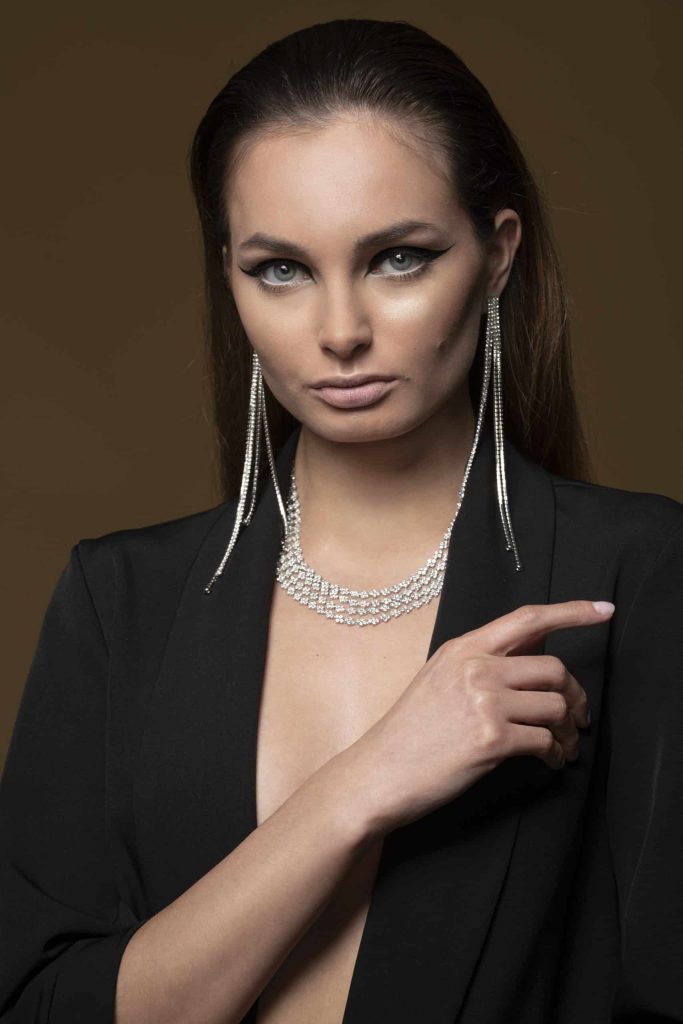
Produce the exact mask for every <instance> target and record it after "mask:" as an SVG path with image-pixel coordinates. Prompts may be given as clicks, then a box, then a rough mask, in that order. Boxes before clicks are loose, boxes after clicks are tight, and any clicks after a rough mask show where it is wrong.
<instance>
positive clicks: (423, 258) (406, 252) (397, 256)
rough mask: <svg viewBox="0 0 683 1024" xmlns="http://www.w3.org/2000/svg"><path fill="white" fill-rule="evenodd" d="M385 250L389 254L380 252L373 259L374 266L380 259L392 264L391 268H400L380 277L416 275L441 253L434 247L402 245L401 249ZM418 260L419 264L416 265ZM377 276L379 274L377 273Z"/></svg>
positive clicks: (382, 261) (401, 277) (400, 277)
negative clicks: (421, 247)
mask: <svg viewBox="0 0 683 1024" xmlns="http://www.w3.org/2000/svg"><path fill="white" fill-rule="evenodd" d="M385 252H387V253H389V255H388V256H385V255H384V252H381V253H379V255H378V256H376V257H375V259H374V260H373V261H372V265H373V266H374V265H375V264H376V263H377V262H378V261H379V262H380V263H388V264H390V269H392V267H393V269H394V270H396V269H398V271H399V273H397V274H391V273H389V274H386V275H385V274H380V275H379V276H380V277H397V278H399V279H403V278H406V277H415V276H416V275H417V274H419V272H420V271H421V270H424V269H425V267H426V266H427V264H428V263H431V261H432V260H433V259H436V257H437V256H438V255H440V253H438V252H436V251H435V250H433V249H416V248H409V247H402V248H399V249H385ZM416 262H417V266H416ZM375 276H377V275H375Z"/></svg>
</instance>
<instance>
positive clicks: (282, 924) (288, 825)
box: [116, 751, 369, 1024]
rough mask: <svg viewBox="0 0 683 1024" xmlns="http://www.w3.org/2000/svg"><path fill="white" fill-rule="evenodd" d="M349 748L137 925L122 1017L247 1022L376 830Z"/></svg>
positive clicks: (128, 1021) (127, 959)
mask: <svg viewBox="0 0 683 1024" xmlns="http://www.w3.org/2000/svg"><path fill="white" fill-rule="evenodd" d="M344 753H345V752H344V751H342V753H341V754H339V755H337V757H335V758H333V759H332V761H328V762H327V764H325V765H323V767H322V768H321V769H319V771H318V772H316V773H315V774H314V775H313V776H312V777H311V778H310V779H309V780H308V781H307V782H306V783H304V785H303V786H301V787H300V788H299V789H297V790H296V792H295V793H294V794H293V795H292V796H291V797H290V798H289V799H288V800H287V801H286V802H285V803H284V804H283V805H282V806H281V807H280V808H278V810H277V811H275V813H274V814H272V815H271V816H270V817H269V818H268V819H267V820H266V821H264V822H263V824H262V825H260V826H259V828H257V829H255V830H254V831H253V832H252V833H251V834H250V835H249V836H247V838H246V839H245V840H244V841H243V842H242V843H240V845H239V846H238V847H236V849H234V850H233V851H232V853H230V854H229V855H228V856H227V857H226V858H225V859H224V860H222V861H220V863H219V864H217V865H216V866H215V867H214V868H212V869H211V871H209V872H207V874H206V875H204V876H203V877H202V878H200V879H199V881H198V882H195V884H194V885H192V886H191V888H189V889H188V890H187V891H186V892H184V893H183V894H182V896H180V897H178V899H176V900H174V902H173V903H171V904H169V906H168V907H165V908H164V909H163V910H162V911H160V912H159V913H158V914H156V915H155V916H154V917H153V918H151V919H150V920H149V921H147V922H146V923H145V924H144V925H143V927H142V928H140V929H139V931H137V932H136V933H135V935H134V936H133V938H132V940H131V942H130V943H129V944H128V946H127V947H126V950H125V952H124V955H123V960H122V963H121V969H120V972H119V981H118V988H117V996H116V1007H117V1013H116V1024H143V1022H144V1024H147V1022H150V1024H151V1022H154V1024H160V1022H163V1024H166V1022H168V1024H171V1022H176V1021H177V1022H178V1024H180V1022H182V1024H192V1022H193V1021H196V1022H200V1021H201V1022H202V1024H212V1022H215V1024H232V1022H234V1024H238V1022H239V1021H240V1020H241V1019H242V1017H243V1016H244V1014H245V1013H246V1012H247V1010H248V1009H249V1007H250V1006H251V1004H252V1003H253V1002H254V1000H255V999H256V997H257V996H258V995H259V993H260V992H261V991H262V990H263V988H264V987H265V985H266V983H267V982H268V980H269V978H270V977H271V976H272V974H273V973H274V972H275V970H276V969H277V968H278V966H279V965H280V963H281V962H282V961H283V960H284V959H285V957H286V955H287V953H288V952H289V951H290V950H291V949H292V947H293V946H294V945H295V944H296V942H297V941H298V940H299V939H300V938H301V936H302V935H303V933H304V932H305V931H306V929H307V928H309V927H310V925H311V924H312V922H313V920H314V919H315V917H316V916H317V914H318V913H319V911H320V910H321V909H322V908H323V906H324V904H325V902H326V901H327V900H328V898H329V897H330V895H331V894H332V891H333V890H334V889H335V887H336V886H337V885H338V883H339V881H340V880H341V878H342V876H343V875H344V873H345V872H346V870H347V869H348V868H349V866H350V865H351V863H352V861H353V860H354V859H355V857H356V856H357V854H358V852H359V850H360V849H361V847H362V844H363V841H364V839H365V838H366V837H367V836H368V835H369V833H368V832H367V831H366V830H365V828H364V826H363V822H362V820H361V819H360V816H359V812H358V803H357V801H356V800H351V799H349V794H350V793H351V792H354V788H353V787H354V782H353V779H352V774H353V768H352V764H351V762H350V761H349V763H348V765H347V766H345V765H344ZM347 771H348V781H345V772H347ZM358 788H359V787H356V789H355V791H356V792H357V791H358ZM354 806H355V808H356V809H355V810H352V808H353V807H354Z"/></svg>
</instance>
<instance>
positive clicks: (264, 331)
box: [233, 290, 302, 392]
mask: <svg viewBox="0 0 683 1024" xmlns="http://www.w3.org/2000/svg"><path fill="white" fill-rule="evenodd" d="M233 297H234V300H235V305H236V307H237V312H238V314H239V317H240V320H241V321H242V326H243V327H244V330H245V333H246V335H247V337H248V339H249V341H250V342H251V344H252V345H253V347H254V349H255V350H256V352H258V355H259V358H260V361H261V366H262V369H263V373H264V376H265V377H266V378H267V379H268V381H269V382H270V381H271V380H272V381H273V384H274V386H273V392H275V385H276V384H277V385H278V390H279V389H280V387H282V386H284V387H286V386H287V381H288V380H289V379H291V378H292V374H293V369H294V367H296V366H297V365H298V362H299V360H300V358H301V353H300V352H299V344H300V341H301V337H302V332H301V328H300V326H299V327H297V323H298V321H297V319H296V318H295V317H292V316H288V315H287V311H285V310H283V309H282V308H281V305H283V304H280V303H278V301H277V300H274V301H273V302H272V303H270V302H268V301H264V299H263V298H262V297H260V296H258V295H251V294H245V293H244V292H242V294H240V293H239V291H238V290H236V291H235V292H234V293H233ZM278 382H281V383H278Z"/></svg>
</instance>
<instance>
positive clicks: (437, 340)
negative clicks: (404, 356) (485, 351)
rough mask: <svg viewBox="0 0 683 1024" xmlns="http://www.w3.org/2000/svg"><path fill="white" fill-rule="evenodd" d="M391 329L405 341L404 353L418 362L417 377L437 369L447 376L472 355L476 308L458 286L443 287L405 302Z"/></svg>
mask: <svg viewBox="0 0 683 1024" xmlns="http://www.w3.org/2000/svg"><path fill="white" fill-rule="evenodd" d="M394 328H395V331H394V336H395V337H399V336H402V337H403V339H404V346H405V347H404V348H403V351H405V352H410V353H411V355H413V356H414V357H415V359H416V360H417V361H418V364H419V367H418V374H419V373H420V372H421V371H422V372H424V373H425V374H431V373H433V372H434V370H435V369H436V368H440V369H442V370H443V371H444V372H446V373H447V372H448V370H449V369H453V370H455V369H457V367H458V366H460V365H461V364H462V363H463V362H465V361H467V360H469V359H471V358H472V356H473V355H474V350H475V348H476V343H477V337H478V330H479V311H478V306H477V304H476V302H473V301H471V295H470V294H469V293H467V294H464V293H463V292H462V289H458V288H457V286H456V287H452V288H445V287H443V286H442V287H440V288H439V289H434V290H431V291H430V294H428V295H424V296H419V297H417V298H414V299H412V300H411V302H410V303H409V304H408V303H407V304H406V307H405V308H404V309H403V310H402V315H401V316H400V317H398V318H397V319H396V320H395V322H394Z"/></svg>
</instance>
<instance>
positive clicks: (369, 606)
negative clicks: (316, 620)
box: [204, 295, 523, 625]
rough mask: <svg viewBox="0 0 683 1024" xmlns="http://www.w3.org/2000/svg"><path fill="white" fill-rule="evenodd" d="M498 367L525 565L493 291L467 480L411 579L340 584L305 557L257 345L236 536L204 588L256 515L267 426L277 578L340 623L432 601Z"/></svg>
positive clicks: (499, 477) (499, 484)
mask: <svg viewBox="0 0 683 1024" xmlns="http://www.w3.org/2000/svg"><path fill="white" fill-rule="evenodd" d="M492 371H493V420H494V438H495V461H496V490H497V493H498V507H499V510H500V517H501V522H502V525H503V532H504V534H505V549H506V551H510V550H512V551H513V553H514V558H515V567H516V569H517V571H518V572H519V571H521V570H522V569H523V566H522V563H521V561H520V558H519V552H518V550H517V543H516V541H515V536H514V533H513V530H512V522H511V519H510V509H509V505H508V496H507V480H506V475H505V446H504V440H503V393H502V370H501V338H500V313H499V299H498V296H495V295H494V296H493V297H492V298H490V299H489V300H488V303H487V318H486V342H485V348H484V376H483V381H482V388H481V399H480V402H479V413H478V416H477V424H476V428H475V431H474V441H473V444H472V449H471V451H470V454H469V458H468V460H467V465H466V467H465V472H464V475H463V482H462V485H461V487H460V491H459V493H458V504H457V507H456V511H455V516H454V517H453V519H452V520H451V522H450V525H449V526H448V529H447V530H446V532H445V534H444V535H443V537H442V539H441V543H440V544H439V546H438V548H437V549H436V551H435V552H434V554H433V555H432V556H431V557H430V558H429V559H428V560H427V562H426V563H425V565H423V566H422V568H421V569H418V570H417V571H416V572H414V573H412V574H411V575H410V576H409V577H407V578H406V579H405V580H402V581H401V582H400V583H395V584H393V585H391V586H388V587H381V588H379V589H377V588H375V589H372V590H350V589H349V588H348V587H341V586H339V585H338V584H336V583H332V582H331V581H329V580H326V579H324V578H323V577H322V576H320V575H319V574H318V573H316V572H315V570H314V569H312V568H311V567H310V566H309V565H308V564H307V563H306V561H305V559H304V557H303V554H302V553H301V547H300V544H299V531H300V522H301V515H300V509H299V500H298V494H297V490H296V480H295V477H294V468H293V467H292V472H291V476H290V489H289V495H288V499H287V508H286V509H285V505H284V502H283V500H282V495H281V493H280V487H279V485H278V480H277V474H276V471H275V460H274V458H273V448H272V443H271V439H270V431H269V429H268V420H267V416H266V403H265V394H264V389H263V376H262V374H261V365H260V362H259V358H258V355H257V354H256V352H252V375H251V392H250V398H249V415H248V421H247V441H246V453H245V459H244V468H243V471H242V483H241V485H240V494H239V500H238V503H237V513H236V515H235V522H234V525H233V530H232V535H231V537H230V541H229V543H228V546H227V549H226V551H225V554H224V555H223V558H222V559H221V562H220V564H219V566H218V568H217V569H216V571H215V572H214V574H213V576H212V577H211V580H210V581H209V583H208V584H207V586H206V587H205V588H204V593H206V594H210V593H211V588H212V587H213V584H214V583H215V581H216V580H217V579H218V577H219V576H221V575H222V574H223V570H224V569H225V564H226V562H227V560H228V558H229V557H230V553H231V552H232V550H233V548H234V546H235V542H236V540H237V535H238V533H239V530H240V527H241V526H242V525H244V526H248V525H249V523H250V521H251V516H252V513H253V511H254V505H255V502H256V490H257V481H258V466H259V452H260V435H261V429H263V433H264V436H265V443H266V450H267V455H268V463H269V465H270V473H271V477H272V480H273V486H274V488H275V494H276V497H277V501H278V506H279V509H280V515H281V517H282V520H283V524H284V538H283V543H282V549H281V552H280V558H279V560H278V566H277V579H278V582H279V583H280V585H281V586H282V587H283V588H284V589H285V590H287V592H288V593H289V594H291V595H292V596H293V597H295V598H296V599H297V600H298V601H300V602H301V603H302V604H307V605H308V606H309V607H310V608H312V609H313V610H314V611H317V612H319V613H320V614H322V615H325V616H326V617H327V618H331V619H333V620H334V621H335V622H341V623H344V624H348V625H376V624H377V623H380V622H386V621H387V620H388V619H390V618H394V617H395V616H397V615H401V614H405V613H406V612H410V611H412V610H413V609H414V608H419V607H421V605H423V604H426V603H427V602H429V601H431V600H432V599H433V598H434V597H435V596H437V595H438V594H439V593H440V592H441V587H442V584H443V577H444V573H445V568H446V559H447V555H448V545H449V540H450V535H451V531H452V529H453V524H454V523H455V520H456V518H457V515H458V512H459V511H460V506H461V504H462V501H463V498H464V495H465V487H466V485H467V480H468V477H469V473H470V469H471V467H472V463H473V461H474V456H475V454H476V450H477V445H478V444H479V435H480V433H481V425H482V423H483V419H484V412H485V408H486V400H487V397H488V389H489V383H490V379H491V375H492ZM250 486H251V488H252V494H251V501H250V503H249V512H248V513H247V515H246V516H245V515H244V509H245V505H246V503H247V495H248V491H249V487H250Z"/></svg>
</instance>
